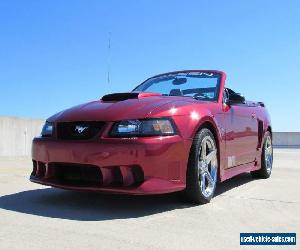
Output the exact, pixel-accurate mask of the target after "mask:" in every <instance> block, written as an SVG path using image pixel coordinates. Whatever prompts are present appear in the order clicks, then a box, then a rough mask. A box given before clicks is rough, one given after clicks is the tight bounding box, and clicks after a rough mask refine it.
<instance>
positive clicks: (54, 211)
mask: <svg viewBox="0 0 300 250" xmlns="http://www.w3.org/2000/svg"><path fill="white" fill-rule="evenodd" d="M251 180H252V178H251V176H249V175H247V174H243V175H240V176H238V177H235V178H233V179H231V180H229V181H226V182H224V183H219V185H218V187H217V190H216V196H218V195H220V194H222V193H224V192H226V191H228V190H230V189H233V188H236V187H238V186H240V185H243V184H246V183H247V182H249V181H251ZM212 202H213V201H212ZM192 206H194V205H193V204H189V203H184V202H182V201H180V199H178V195H177V194H176V193H175V194H165V195H153V196H128V195H108V194H100V193H88V192H73V191H65V190H60V189H56V188H43V189H35V190H28V191H23V192H19V193H14V194H10V195H4V196H1V197H0V208H2V209H6V210H11V211H15V212H20V213H25V214H32V215H38V216H43V217H49V218H61V219H69V220H77V221H103V220H113V219H127V218H138V217H143V216H148V215H152V214H158V213H162V212H166V211H171V210H175V209H184V208H188V207H192Z"/></svg>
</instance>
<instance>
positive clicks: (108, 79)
mask: <svg viewBox="0 0 300 250" xmlns="http://www.w3.org/2000/svg"><path fill="white" fill-rule="evenodd" d="M110 40H111V32H108V46H107V49H108V55H107V84H108V85H109V84H110V47H111V46H110Z"/></svg>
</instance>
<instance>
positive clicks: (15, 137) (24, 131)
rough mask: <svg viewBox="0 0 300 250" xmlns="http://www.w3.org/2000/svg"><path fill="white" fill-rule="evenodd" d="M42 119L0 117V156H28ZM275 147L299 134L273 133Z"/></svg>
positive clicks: (297, 142) (290, 143)
mask: <svg viewBox="0 0 300 250" xmlns="http://www.w3.org/2000/svg"><path fill="white" fill-rule="evenodd" d="M44 122H45V121H44V120H43V119H29V118H18V117H0V156H29V155H30V154H31V141H32V139H33V137H35V136H37V135H39V134H40V132H41V129H42V126H43V124H44ZM273 144H274V146H276V147H300V132H274V133H273Z"/></svg>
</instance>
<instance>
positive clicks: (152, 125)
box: [110, 118, 176, 137]
mask: <svg viewBox="0 0 300 250" xmlns="http://www.w3.org/2000/svg"><path fill="white" fill-rule="evenodd" d="M174 134H176V130H175V127H174V124H173V121H172V120H171V119H168V118H160V119H146V120H128V121H120V122H117V123H115V124H114V125H113V127H112V129H111V132H110V135H111V136H112V137H132V136H155V135H156V136H162V135H174Z"/></svg>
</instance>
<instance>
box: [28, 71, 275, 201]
mask: <svg viewBox="0 0 300 250" xmlns="http://www.w3.org/2000/svg"><path fill="white" fill-rule="evenodd" d="M225 79H226V75H225V73H224V72H221V71H216V70H185V71H176V72H169V73H165V74H160V75H157V76H154V77H151V78H149V79H147V80H146V81H144V82H143V83H142V84H140V85H139V86H137V87H136V88H135V89H134V90H133V91H132V92H128V93H115V94H109V95H105V96H103V97H102V99H101V100H96V101H93V102H89V103H85V104H82V105H78V106H75V107H73V108H70V109H67V110H64V111H62V112H59V113H57V114H55V115H53V116H52V117H50V118H48V119H47V121H46V123H45V125H44V127H43V130H42V133H41V136H39V137H36V138H34V140H33V144H32V159H33V170H32V173H31V175H30V180H31V181H33V182H36V183H39V184H43V185H49V186H53V187H58V188H64V189H72V190H81V191H97V192H110V193H126V194H159V193H169V192H180V193H181V194H182V197H184V198H185V199H186V200H188V201H191V202H195V203H206V202H209V201H210V200H211V198H212V197H213V195H214V191H215V188H216V184H217V182H218V181H224V180H226V179H228V178H231V177H233V176H235V175H238V174H240V173H243V172H251V173H252V175H253V176H254V177H261V178H268V177H269V176H270V174H271V170H272V162H273V149H272V130H271V123H270V118H269V115H268V112H267V110H266V107H265V105H264V104H263V103H262V102H252V101H246V100H245V98H244V97H243V96H241V95H240V94H238V93H235V92H234V91H233V90H231V89H229V88H226V87H225Z"/></svg>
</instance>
